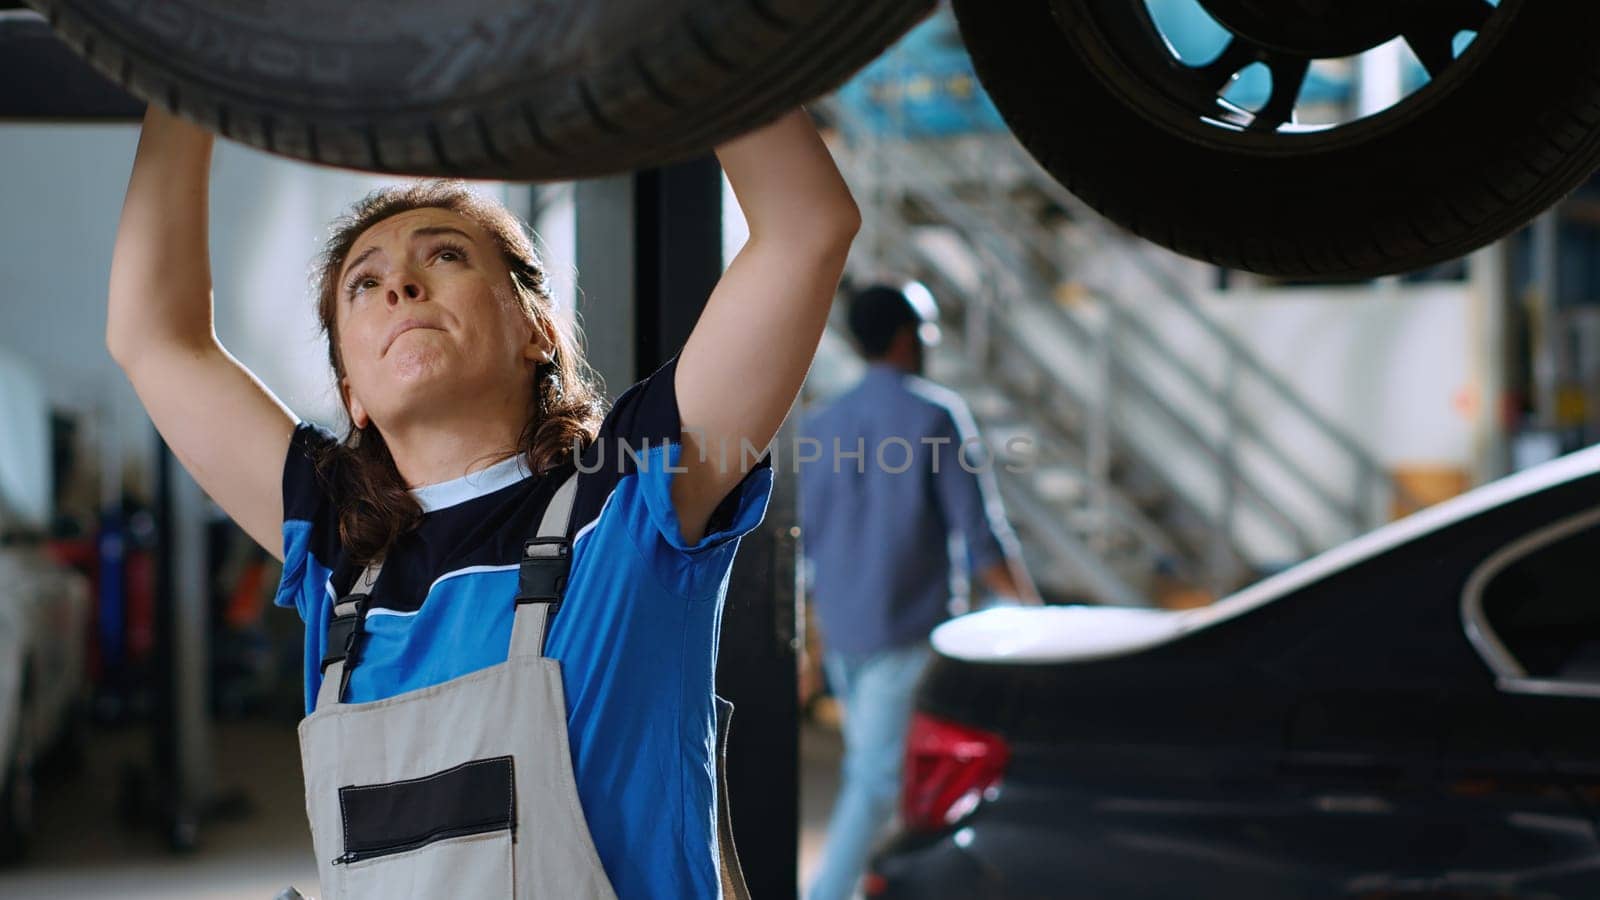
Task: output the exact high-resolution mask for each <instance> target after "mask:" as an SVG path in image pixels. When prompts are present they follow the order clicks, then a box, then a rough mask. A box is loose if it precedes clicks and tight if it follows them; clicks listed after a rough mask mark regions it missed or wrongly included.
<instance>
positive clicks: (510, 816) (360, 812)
mask: <svg viewBox="0 0 1600 900" xmlns="http://www.w3.org/2000/svg"><path fill="white" fill-rule="evenodd" d="M339 812H340V814H341V815H342V816H343V817H344V849H345V853H346V855H349V856H369V855H372V854H377V853H383V852H386V851H388V852H399V851H401V850H409V849H412V848H415V847H421V846H423V845H425V844H428V843H431V842H433V841H437V840H441V839H443V838H447V837H460V836H463V835H469V834H483V833H485V832H490V831H498V830H500V829H514V828H515V826H516V821H517V796H516V775H515V772H514V770H513V768H512V759H511V757H509V756H497V757H494V758H493V759H477V760H473V761H471V762H465V763H462V764H461V765H459V766H455V767H453V768H449V769H445V770H444V771H443V772H437V773H435V774H433V775H427V776H424V777H422V778H412V779H409V780H406V781H392V782H389V783H387V784H367V785H348V786H346V787H342V788H340V789H339Z"/></svg>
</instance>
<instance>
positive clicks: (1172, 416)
mask: <svg viewBox="0 0 1600 900" xmlns="http://www.w3.org/2000/svg"><path fill="white" fill-rule="evenodd" d="M942 193H944V192H934V191H928V192H922V193H919V197H922V198H924V199H926V200H928V201H929V202H930V203H932V204H933V205H934V206H935V208H936V210H937V211H943V212H946V213H950V215H947V216H946V218H947V220H948V221H950V222H952V223H955V222H959V221H960V220H961V218H962V214H961V212H960V211H956V210H953V209H951V206H952V204H959V203H960V199H959V198H948V197H945V196H942ZM962 230H963V231H976V234H975V235H973V234H969V235H968V238H969V240H971V239H973V238H974V237H975V238H976V239H977V240H979V241H981V242H982V243H983V244H984V246H985V247H986V248H987V249H988V250H989V251H990V252H992V253H994V254H996V255H997V256H998V257H1000V258H1001V259H1002V260H1003V261H1005V262H1006V264H1007V267H1008V268H1010V269H1011V270H1012V271H1014V272H1016V273H1018V275H1019V277H1021V278H1024V279H1027V277H1028V276H1027V275H1026V274H1025V273H1026V272H1027V269H1026V266H1025V265H1024V264H1023V261H1021V260H1019V259H1017V258H1016V257H1015V255H1014V254H1013V253H1012V252H1011V250H1010V248H1009V247H1006V246H1004V245H1003V244H1001V243H997V242H996V235H998V234H1000V233H1002V231H1001V230H999V229H996V228H992V227H989V228H981V229H962ZM1037 306H1038V307H1039V308H1041V309H1045V310H1049V313H1048V314H1049V315H1051V316H1052V317H1053V318H1054V321H1056V322H1058V323H1061V324H1062V325H1064V326H1065V327H1066V328H1068V329H1069V330H1070V331H1072V333H1073V335H1074V336H1075V337H1076V338H1077V339H1078V340H1079V341H1080V343H1082V344H1083V345H1091V344H1092V342H1093V340H1094V338H1093V336H1091V335H1089V334H1087V333H1086V332H1085V331H1084V329H1083V326H1082V324H1081V323H1079V322H1078V321H1076V320H1075V319H1074V318H1073V317H1072V316H1071V315H1068V314H1067V313H1066V311H1065V310H1062V309H1061V308H1060V307H1058V306H1056V305H1055V304H1053V303H1040V304H1037ZM1000 318H1001V320H1002V321H1001V327H1003V328H1005V329H1006V330H1007V331H1010V330H1011V323H1010V322H1009V321H1006V320H1005V317H1000ZM1017 337H1018V336H1016V335H1014V336H1013V340H1016V339H1017ZM1115 368H1116V371H1118V372H1119V373H1120V376H1121V378H1122V379H1123V380H1125V381H1127V382H1129V383H1131V384H1134V385H1136V386H1137V387H1138V388H1139V389H1140V394H1141V396H1143V397H1145V398H1147V399H1149V400H1150V402H1151V403H1152V404H1153V405H1154V406H1155V408H1156V409H1158V410H1159V411H1160V412H1161V413H1162V415H1163V417H1164V418H1166V419H1168V420H1169V421H1171V422H1172V423H1174V424H1176V425H1177V426H1178V427H1179V428H1180V429H1181V430H1183V431H1185V432H1186V433H1187V434H1189V436H1190V437H1191V438H1193V439H1194V440H1195V441H1196V442H1197V445H1198V446H1201V447H1203V448H1204V449H1205V451H1206V453H1207V455H1208V456H1210V457H1211V459H1212V461H1213V462H1219V463H1220V462H1221V461H1222V459H1223V457H1222V455H1221V454H1220V453H1219V452H1218V451H1217V450H1216V448H1214V447H1212V446H1211V445H1210V443H1209V442H1208V441H1207V440H1206V439H1205V436H1204V435H1203V434H1201V433H1200V432H1199V430H1198V429H1197V428H1196V427H1195V425H1194V423H1193V422H1190V421H1188V420H1187V419H1186V418H1184V417H1183V416H1182V415H1180V414H1179V413H1178V411H1177V410H1176V409H1174V408H1173V407H1172V405H1171V404H1170V403H1167V402H1165V400H1163V399H1161V398H1160V394H1159V392H1157V391H1156V390H1155V389H1154V388H1152V387H1150V386H1149V385H1148V384H1147V383H1146V382H1145V381H1144V378H1143V376H1142V375H1141V374H1140V373H1139V372H1137V371H1136V370H1133V369H1129V368H1128V367H1127V366H1125V365H1122V364H1121V363H1120V361H1118V362H1117V365H1116V367H1115ZM1234 477H1235V478H1236V479H1237V480H1238V483H1239V484H1241V485H1242V486H1243V487H1244V488H1245V493H1246V494H1248V495H1249V497H1250V498H1251V499H1252V500H1253V501H1254V505H1257V506H1258V507H1259V508H1260V511H1261V512H1263V513H1264V514H1265V515H1267V516H1268V517H1269V518H1272V519H1274V520H1276V521H1277V522H1278V523H1279V524H1280V525H1282V527H1284V528H1285V530H1286V531H1288V532H1289V533H1291V534H1293V535H1294V536H1295V543H1296V546H1298V547H1300V548H1301V549H1302V551H1303V552H1305V554H1306V555H1308V556H1309V555H1310V554H1311V553H1313V552H1315V550H1316V549H1317V548H1316V545H1315V544H1314V543H1312V542H1311V541H1309V539H1307V537H1306V535H1305V533H1304V530H1303V529H1301V528H1300V526H1299V525H1298V524H1296V523H1295V522H1294V520H1293V519H1292V518H1291V517H1290V516H1288V515H1287V514H1286V513H1284V512H1283V511H1282V510H1281V509H1278V508H1277V506H1276V505H1275V504H1274V503H1273V502H1272V499H1271V497H1270V496H1269V495H1268V494H1267V492H1266V491H1264V490H1263V489H1261V487H1260V486H1259V485H1257V484H1256V483H1255V482H1254V481H1253V480H1252V479H1251V478H1250V477H1248V476H1247V475H1245V474H1244V473H1243V472H1235V473H1234Z"/></svg>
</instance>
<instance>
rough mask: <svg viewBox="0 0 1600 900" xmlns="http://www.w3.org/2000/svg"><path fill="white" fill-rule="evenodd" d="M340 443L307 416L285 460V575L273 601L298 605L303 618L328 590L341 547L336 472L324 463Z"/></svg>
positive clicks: (298, 428) (297, 607) (300, 425)
mask: <svg viewBox="0 0 1600 900" xmlns="http://www.w3.org/2000/svg"><path fill="white" fill-rule="evenodd" d="M336 443H337V439H336V438H334V436H333V435H332V434H331V433H329V432H328V431H327V429H324V428H322V427H320V426H318V425H313V424H311V423H309V422H302V423H300V424H299V425H297V426H296V427H295V430H294V435H293V436H292V437H291V438H290V439H289V453H288V455H287V457H286V458H285V459H284V463H283V578H282V579H281V580H280V581H279V582H278V592H277V595H276V596H275V597H274V598H273V602H275V603H276V604H277V605H279V606H285V607H293V608H295V609H298V610H299V611H300V615H301V617H302V618H305V617H306V616H307V615H308V614H309V612H310V610H311V609H312V608H313V607H312V604H314V603H315V602H316V601H317V599H318V598H319V597H320V595H321V593H322V591H323V590H325V587H324V584H323V583H322V582H324V581H325V580H326V577H327V572H328V571H329V569H330V568H331V566H332V564H333V561H334V558H335V557H336V556H337V554H338V549H339V544H338V535H339V525H338V515H337V512H336V508H335V505H334V500H333V492H332V489H331V482H330V478H329V477H328V475H327V473H325V472H323V471H321V470H319V468H318V460H319V459H320V458H322V457H323V455H324V453H325V451H326V450H327V449H328V448H330V447H332V446H333V445H334V444H336Z"/></svg>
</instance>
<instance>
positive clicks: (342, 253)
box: [316, 181, 604, 564]
mask: <svg viewBox="0 0 1600 900" xmlns="http://www.w3.org/2000/svg"><path fill="white" fill-rule="evenodd" d="M429 208H436V209H444V210H449V211H451V212H454V213H457V214H459V215H461V216H463V217H464V218H466V219H468V220H469V221H471V222H472V223H474V224H476V225H477V226H478V227H480V228H482V229H483V230H484V231H485V232H487V233H488V234H489V237H490V238H491V239H493V240H494V242H495V244H496V245H497V246H498V247H499V248H500V252H501V254H502V255H503V257H504V259H505V262H506V267H507V268H508V269H509V270H510V272H511V287H512V290H513V293H514V294H515V296H516V297H517V300H518V302H520V303H521V305H522V308H523V311H524V312H526V313H527V314H528V315H529V316H530V317H531V318H532V319H533V320H534V321H535V322H537V323H538V324H539V325H540V326H541V327H544V328H545V329H546V330H547V331H549V332H550V333H552V334H553V335H554V336H555V352H554V354H553V355H552V357H551V361H550V362H548V363H540V364H538V365H537V366H536V367H535V368H534V374H533V379H534V390H533V404H532V406H533V408H531V409H529V410H528V421H527V423H526V425H525V426H524V427H523V429H522V433H521V435H520V437H519V439H518V445H517V450H518V452H519V453H521V454H522V455H523V456H524V457H525V458H526V461H527V464H528V468H529V469H530V470H531V471H533V472H535V473H542V472H545V471H548V470H550V469H552V468H555V467H556V466H559V465H561V464H562V463H563V462H566V461H568V460H569V459H571V458H572V452H573V450H574V448H576V447H581V446H587V445H588V444H589V443H590V442H592V441H593V440H594V438H595V435H596V433H597V432H598V431H599V427H600V420H601V418H602V416H603V413H604V401H603V399H602V398H603V396H604V395H603V392H602V390H601V389H600V387H599V385H598V379H597V377H596V376H595V374H594V371H593V370H592V369H591V368H589V364H588V362H587V361H586V360H585V359H584V358H583V355H582V347H581V344H580V340H581V335H580V334H579V332H578V327H577V324H576V323H575V322H571V321H567V320H564V319H563V318H562V317H560V316H558V315H557V314H556V310H555V307H554V302H553V301H552V299H551V297H550V289H549V285H548V283H547V281H546V278H545V270H544V265H543V263H542V262H541V261H540V260H539V256H538V254H537V253H536V252H535V250H534V248H533V241H532V240H531V239H530V237H529V232H528V231H527V229H526V226H525V225H524V224H523V223H522V222H521V221H520V220H519V219H517V217H516V216H514V215H512V214H511V212H510V211H509V210H507V209H506V208H505V207H504V206H502V205H501V204H499V203H497V202H495V201H494V200H490V199H486V198H484V197H480V196H478V195H476V194H474V193H472V192H471V191H470V190H468V189H467V186H466V184H465V183H464V182H460V181H423V182H418V183H415V184H407V185H397V186H393V187H387V188H381V189H379V190H376V191H373V192H372V193H370V194H368V195H367V196H366V197H365V198H363V199H362V200H361V201H360V202H358V203H356V204H355V206H353V207H351V209H350V211H349V212H348V213H346V214H345V215H344V216H342V217H340V218H339V219H338V220H336V221H335V222H334V223H333V227H332V233H331V234H330V235H329V237H328V241H327V244H326V245H325V246H324V248H323V251H322V253H321V255H320V256H319V257H318V259H317V263H316V286H317V316H318V318H319V320H320V321H321V324H322V331H323V334H325V335H326V336H327V338H328V362H329V363H330V364H331V365H332V366H333V372H334V376H335V378H336V379H337V380H340V381H342V380H343V379H344V377H345V368H344V361H343V360H342V359H341V358H340V354H339V331H338V323H337V320H336V318H335V312H336V310H337V309H338V299H339V272H340V269H341V268H343V266H344V263H345V258H346V257H347V256H348V255H349V254H350V250H351V248H352V247H353V246H354V245H355V242H356V239H357V238H359V237H360V236H361V235H362V234H363V233H365V232H366V230H367V229H368V228H371V227H372V226H373V225H375V224H377V223H378V222H381V221H383V220H384V219H387V218H389V217H391V216H394V215H398V214H400V213H403V212H410V211H411V210H416V209H429ZM346 414H347V415H348V410H346ZM316 462H317V469H318V471H319V472H320V473H322V475H323V477H324V479H325V481H326V483H327V485H328V487H329V489H330V490H331V491H332V492H333V499H334V503H335V505H336V508H337V509H338V510H339V541H340V543H342V544H343V545H344V548H345V552H346V553H348V554H349V555H350V557H351V559H352V561H353V562H355V563H358V564H364V563H369V562H372V561H373V560H376V559H380V558H382V556H383V554H384V553H385V552H386V551H387V550H388V548H389V546H390V545H391V544H393V543H394V541H395V539H396V538H398V537H399V536H400V535H402V534H404V533H406V532H407V531H410V530H411V529H412V528H415V527H416V525H417V523H418V522H420V521H421V519H422V508H421V507H420V506H419V505H418V504H417V501H416V499H415V498H413V497H412V496H411V492H410V491H409V490H408V489H407V487H406V483H405V480H404V479H403V478H401V477H400V471H399V470H398V469H397V468H396V467H395V464H394V457H392V456H391V455H390V454H389V447H388V445H387V444H386V443H385V442H384V440H383V435H382V434H380V433H379V432H378V429H377V426H375V425H373V424H372V423H371V422H368V424H367V427H365V428H356V427H355V423H354V422H351V423H350V427H349V430H348V431H347V432H346V434H345V437H344V440H342V441H341V442H339V443H338V444H334V445H332V446H330V447H329V448H328V449H327V450H326V451H325V452H324V453H323V454H322V456H321V457H320V458H319V459H318V460H317V461H316ZM334 473H337V477H335V476H334Z"/></svg>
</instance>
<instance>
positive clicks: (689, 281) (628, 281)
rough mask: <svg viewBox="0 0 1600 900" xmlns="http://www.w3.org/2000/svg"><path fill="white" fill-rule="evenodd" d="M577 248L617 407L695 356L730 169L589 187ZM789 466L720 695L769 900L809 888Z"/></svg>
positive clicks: (750, 557) (734, 784) (725, 649)
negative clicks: (632, 388) (801, 862)
mask: <svg viewBox="0 0 1600 900" xmlns="http://www.w3.org/2000/svg"><path fill="white" fill-rule="evenodd" d="M577 247H578V251H577V252H578V272H579V283H580V285H581V286H582V297H583V299H582V301H581V306H580V311H581V312H582V314H583V319H584V327H585V332H586V336H587V338H588V344H589V358H590V362H591V363H592V364H593V365H594V366H595V368H596V369H597V370H598V371H599V372H600V374H601V375H602V376H604V378H605V379H606V384H607V386H608V388H609V391H610V394H611V396H612V397H613V398H615V397H616V395H617V394H619V393H621V391H622V390H623V389H625V388H626V387H627V386H628V385H629V384H632V383H633V382H634V381H636V380H638V379H639V378H642V377H644V376H645V375H648V374H649V373H650V372H652V371H654V370H655V368H656V367H657V366H659V365H661V364H662V363H664V362H665V361H666V360H667V359H669V358H670V357H671V356H672V355H673V354H675V353H677V352H678V351H679V350H680V349H681V348H682V347H683V344H684V341H685V340H686V339H687V338H688V336H689V332H690V330H691V329H692V328H693V327H694V323H695V321H696V319H698V318H699V315H700V311H701V310H702V309H703V308H704V307H705V302H706V298H707V297H708V296H709V295H710V293H711V289H712V287H713V286H714V285H715V284H716V282H717V279H718V278H719V277H720V276H721V274H722V177H721V170H720V169H719V167H718V166H717V163H716V160H715V159H714V158H712V157H706V158H703V159H698V160H693V161H690V162H686V163H681V164H678V165H674V166H669V167H666V168H662V169H651V170H647V171H643V172H638V173H635V174H632V175H625V176H618V177H614V178H606V179H598V180H594V181H585V182H581V183H580V184H579V185H578V188H577ZM783 440H785V438H784V437H782V436H780V440H779V446H782V445H783V444H782V441H783ZM786 462H787V459H786V458H785V457H783V455H782V454H777V455H776V456H775V458H774V463H775V464H774V466H773V476H774V482H773V496H772V503H771V505H770V507H769V509H768V512H767V516H766V519H765V521H763V523H762V524H761V527H759V528H757V529H756V530H755V531H753V532H751V533H750V534H748V535H746V536H745V537H744V539H743V542H742V544H741V545H740V549H739V555H738V557H737V560H736V562H735V563H734V567H733V573H732V576H731V578H730V581H729V585H728V597H727V605H726V607H725V609H724V612H723V618H722V643H721V654H720V657H719V659H718V663H717V691H718V693H720V694H721V695H722V696H724V697H726V698H727V699H728V700H730V701H732V702H733V704H734V706H735V709H736V712H735V714H734V717H733V726H732V729H731V731H730V738H729V745H728V783H729V789H730V793H731V807H732V814H733V823H734V831H735V842H736V843H737V844H738V848H739V855H740V858H741V861H742V863H743V866H744V874H745V880H746V881H747V882H748V883H749V886H750V891H751V893H752V895H753V896H756V897H762V898H768V897H794V896H795V894H796V881H797V877H798V873H797V866H798V855H799V818H800V816H799V813H800V808H799V771H800V770H799V709H798V691H799V688H798V684H797V677H798V676H797V669H796V646H797V637H796V630H795V623H796V620H797V616H796V611H795V590H794V586H795V580H794V541H795V539H796V537H795V536H796V533H797V529H796V527H795V525H796V522H797V519H796V516H795V490H794V476H793V473H792V472H789V471H785V468H786V465H785V464H786Z"/></svg>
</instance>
